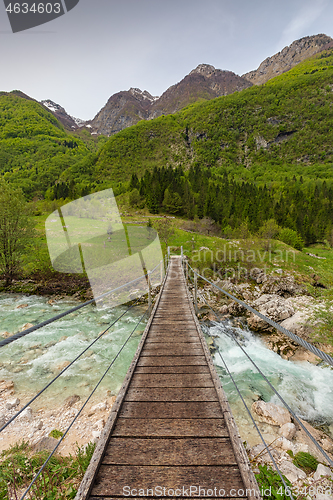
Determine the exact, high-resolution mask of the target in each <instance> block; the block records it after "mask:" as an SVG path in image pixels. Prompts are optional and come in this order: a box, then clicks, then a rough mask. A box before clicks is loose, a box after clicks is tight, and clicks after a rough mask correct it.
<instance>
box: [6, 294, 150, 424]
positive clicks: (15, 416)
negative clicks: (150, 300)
mask: <svg viewBox="0 0 333 500" xmlns="http://www.w3.org/2000/svg"><path fill="white" fill-rule="evenodd" d="M139 299H140V297H139V298H138V299H137V300H136V301H135V302H134V304H132V305H131V306H129V307H128V308H127V309H126V311H125V312H123V313H122V314H121V315H120V316H118V318H117V319H116V320H115V321H113V323H111V325H109V326H108V327H107V329H106V330H104V332H102V333H101V334H100V335H99V336H98V337H97V338H96V339H95V340H94V341H93V342H92V343H91V344H89V345H88V347H87V348H86V349H85V350H84V351H82V352H81V353H80V354H79V355H78V356H76V358H75V359H74V360H73V361H72V362H71V363H70V364H69V365H68V366H66V367H65V368H64V369H63V370H61V372H60V373H58V375H57V376H56V377H54V379H53V380H51V382H49V383H48V384H47V385H46V386H45V387H44V388H43V389H42V390H40V391H39V392H38V394H36V396H34V397H33V398H32V399H31V400H30V401H29V402H28V403H27V404H26V405H25V406H23V408H22V409H21V410H20V411H18V412H17V413H16V414H15V415H14V416H13V417H12V418H11V419H10V420H8V422H7V423H6V424H5V425H3V426H2V427H1V429H0V432H2V431H3V430H4V429H5V428H6V427H7V426H8V425H9V424H11V423H12V422H13V421H14V420H15V419H16V418H17V417H18V416H19V415H20V413H22V412H23V411H24V410H25V409H26V408H27V407H28V406H29V405H30V404H31V403H33V402H34V401H35V400H36V399H37V398H38V397H39V396H40V395H41V394H42V393H43V392H44V391H46V389H47V388H48V387H50V385H52V384H53V382H55V381H56V380H57V379H58V378H59V377H60V376H61V375H62V374H63V373H64V372H65V371H66V370H68V368H69V367H70V366H72V365H73V364H74V363H75V361H77V360H78V359H79V358H80V357H81V356H82V354H84V353H85V352H86V351H88V349H90V347H91V346H92V345H94V344H95V343H96V342H97V341H98V340H99V339H100V338H101V337H103V335H104V334H105V333H106V332H107V331H108V330H110V328H111V327H112V326H113V325H115V324H116V323H117V321H119V320H120V319H121V318H122V317H123V316H125V314H126V313H128V311H129V310H130V309H132V307H134V306H135V305H136V304H137V303H138V301H139Z"/></svg>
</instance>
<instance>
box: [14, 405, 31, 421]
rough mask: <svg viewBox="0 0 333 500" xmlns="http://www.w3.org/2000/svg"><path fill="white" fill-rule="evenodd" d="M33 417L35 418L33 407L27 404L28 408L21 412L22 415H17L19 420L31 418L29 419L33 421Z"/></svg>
mask: <svg viewBox="0 0 333 500" xmlns="http://www.w3.org/2000/svg"><path fill="white" fill-rule="evenodd" d="M32 418H33V416H32V409H31V408H30V406H27V408H26V409H25V410H23V411H22V413H20V415H19V416H18V417H17V420H29V421H31V420H32Z"/></svg>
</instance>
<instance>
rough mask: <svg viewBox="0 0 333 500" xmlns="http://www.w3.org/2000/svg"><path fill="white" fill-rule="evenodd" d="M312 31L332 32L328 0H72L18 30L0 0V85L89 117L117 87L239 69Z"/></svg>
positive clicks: (166, 83) (160, 84) (164, 84)
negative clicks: (60, 11)
mask: <svg viewBox="0 0 333 500" xmlns="http://www.w3.org/2000/svg"><path fill="white" fill-rule="evenodd" d="M22 1H23V0H22ZM37 1H38V0H37ZM39 1H42V0H39ZM45 1H46V0H45ZM60 1H61V0H60ZM318 33H325V34H326V35H329V36H331V37H333V1H332V0H80V1H79V3H78V5H77V6H76V7H74V8H73V9H72V10H71V11H69V12H67V13H66V14H65V15H63V16H61V17H59V18H58V19H55V20H53V21H50V22H48V23H46V24H43V25H41V26H39V27H36V28H32V29H30V30H26V31H22V32H19V33H12V31H11V27H10V24H9V21H8V18H7V13H6V10H5V6H4V3H3V1H2V0H0V43H1V66H0V68H1V69H0V90H2V91H11V90H16V89H17V90H21V91H22V92H24V93H26V94H28V95H29V96H31V97H33V98H34V99H37V100H39V101H40V100H43V99H51V100H53V101H55V102H56V103H58V104H60V105H61V106H63V107H64V108H65V109H66V111H67V112H68V113H69V114H70V115H72V116H75V117H78V118H82V119H84V120H88V119H92V118H93V117H94V116H95V115H96V114H97V112H98V111H99V110H100V109H101V108H102V107H103V106H104V105H105V103H106V101H107V100H108V98H109V97H110V96H111V95H113V94H115V93H116V92H119V91H121V90H128V89H129V88H130V87H138V88H140V89H141V90H148V92H150V93H151V94H152V95H155V96H159V95H161V94H162V93H163V92H164V91H165V90H166V89H167V88H168V87H170V86H171V85H173V84H175V83H177V82H179V81H180V80H182V78H184V76H185V75H187V74H188V73H189V72H190V71H191V70H192V69H194V68H196V67H197V66H198V64H201V63H205V64H212V65H213V66H215V68H219V69H224V70H230V71H234V72H235V73H237V74H239V75H242V74H244V73H246V72H248V71H250V70H253V69H256V68H257V67H258V66H259V64H260V63H261V62H262V61H263V60H264V59H266V57H269V56H272V55H273V54H275V53H276V52H279V51H280V50H282V49H283V48H284V47H285V46H286V45H289V44H291V43H292V42H293V41H294V40H297V39H299V38H301V37H303V36H309V35H315V34H318Z"/></svg>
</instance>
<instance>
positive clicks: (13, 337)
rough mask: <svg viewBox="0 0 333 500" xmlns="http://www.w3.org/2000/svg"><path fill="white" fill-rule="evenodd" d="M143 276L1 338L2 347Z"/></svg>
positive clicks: (140, 278)
mask: <svg viewBox="0 0 333 500" xmlns="http://www.w3.org/2000/svg"><path fill="white" fill-rule="evenodd" d="M160 264H161V263H160V262H159V263H158V264H157V266H156V267H155V268H154V269H152V270H151V271H149V272H148V273H147V274H148V276H149V275H151V274H152V273H153V272H154V271H155V270H156V269H157V268H158V267H159V266H160ZM143 278H144V276H139V277H138V278H136V279H135V280H132V281H129V282H127V283H125V284H124V285H121V286H118V287H117V288H114V289H113V290H109V291H108V292H105V293H103V295H100V296H99V297H96V298H94V299H91V300H88V301H87V302H84V303H83V304H79V305H78V306H76V307H73V308H72V309H69V310H68V311H64V312H63V313H60V314H57V315H56V316H53V317H52V318H50V319H47V320H45V321H42V322H41V323H39V324H38V325H34V326H31V327H30V328H27V329H26V330H24V331H23V332H19V333H16V334H15V335H11V336H10V337H8V338H7V339H4V340H1V342H0V347H3V346H5V345H8V344H10V343H11V342H14V341H15V340H18V339H21V338H22V337H25V336H26V335H28V334H29V333H32V332H35V331H36V330H39V329H40V328H42V327H43V326H47V325H49V324H51V323H53V322H54V321H57V320H58V319H61V318H63V317H64V316H67V315H68V314H71V313H73V312H75V311H78V310H79V309H82V308H83V307H86V306H87V305H89V304H92V303H93V302H97V301H99V300H102V299H104V298H105V297H107V296H108V295H110V294H111V293H114V292H117V291H119V290H121V289H122V288H125V287H127V286H128V285H131V284H133V283H136V282H137V281H140V280H142V279H143Z"/></svg>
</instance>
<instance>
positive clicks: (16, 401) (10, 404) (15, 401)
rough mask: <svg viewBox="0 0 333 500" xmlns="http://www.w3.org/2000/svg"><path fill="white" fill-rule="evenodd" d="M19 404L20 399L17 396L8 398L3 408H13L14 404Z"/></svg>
mask: <svg viewBox="0 0 333 500" xmlns="http://www.w3.org/2000/svg"><path fill="white" fill-rule="evenodd" d="M19 404H20V400H19V399H18V398H15V399H9V400H8V401H6V403H5V408H6V410H12V409H13V408H15V407H16V406H18V405H19Z"/></svg>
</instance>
